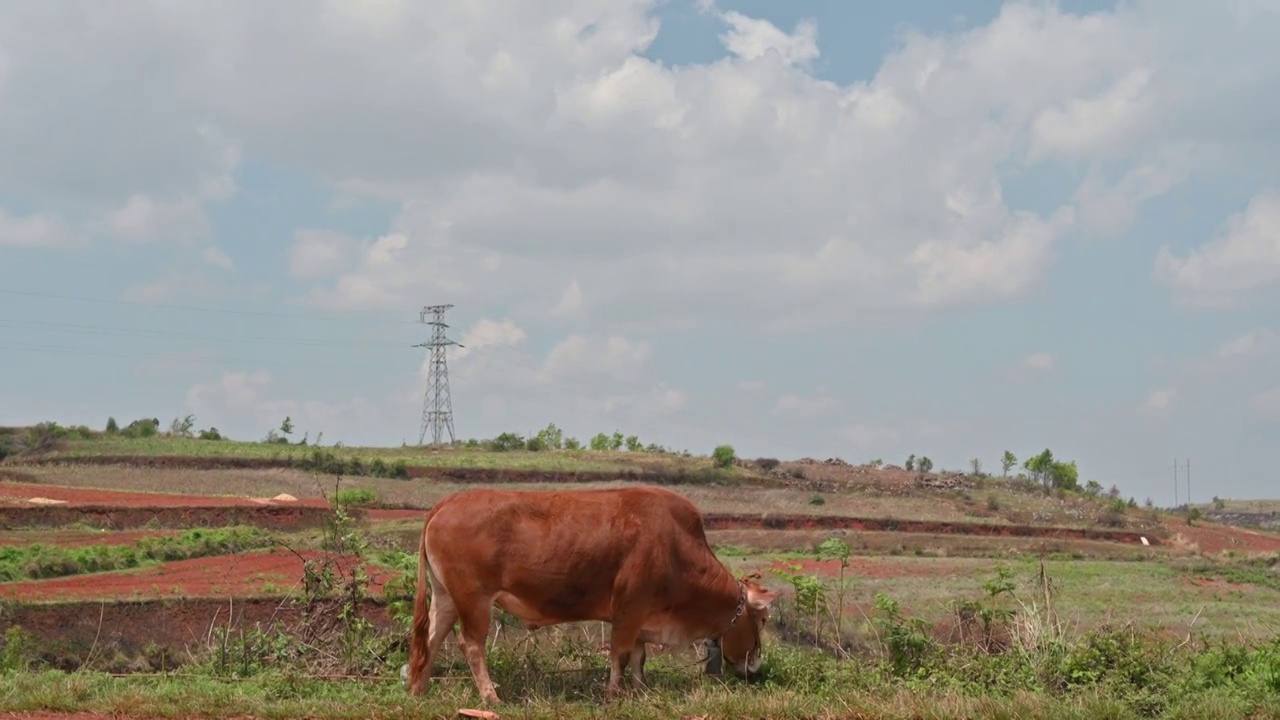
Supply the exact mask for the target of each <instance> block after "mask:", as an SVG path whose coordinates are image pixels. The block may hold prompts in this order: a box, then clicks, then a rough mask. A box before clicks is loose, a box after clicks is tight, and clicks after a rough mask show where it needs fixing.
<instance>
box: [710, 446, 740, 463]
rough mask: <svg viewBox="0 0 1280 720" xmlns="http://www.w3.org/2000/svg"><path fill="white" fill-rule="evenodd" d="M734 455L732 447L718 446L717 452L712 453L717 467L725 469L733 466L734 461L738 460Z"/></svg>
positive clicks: (712, 459)
mask: <svg viewBox="0 0 1280 720" xmlns="http://www.w3.org/2000/svg"><path fill="white" fill-rule="evenodd" d="M737 459H738V458H737V456H736V455H734V452H733V446H732V445H717V446H716V449H715V450H712V451H711V461H712V463H714V464H715V466H716V467H718V468H721V469H724V468H728V467H730V466H732V465H733V461H734V460H737Z"/></svg>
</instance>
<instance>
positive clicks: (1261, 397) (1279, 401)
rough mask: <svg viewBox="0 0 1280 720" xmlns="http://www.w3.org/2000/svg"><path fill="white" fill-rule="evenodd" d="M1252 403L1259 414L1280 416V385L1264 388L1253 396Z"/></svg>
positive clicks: (1271, 416)
mask: <svg viewBox="0 0 1280 720" xmlns="http://www.w3.org/2000/svg"><path fill="white" fill-rule="evenodd" d="M1250 405H1252V406H1253V409H1254V410H1255V411H1257V412H1258V414H1260V415H1262V416H1263V417H1267V418H1280V386H1276V387H1273V388H1270V389H1268V390H1264V391H1262V392H1260V393H1258V394H1257V395H1255V396H1253V398H1252V399H1251V400H1250Z"/></svg>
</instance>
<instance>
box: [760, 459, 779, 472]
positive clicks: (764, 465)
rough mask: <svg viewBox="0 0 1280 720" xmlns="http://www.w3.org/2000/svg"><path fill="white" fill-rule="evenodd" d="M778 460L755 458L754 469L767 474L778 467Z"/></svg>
mask: <svg viewBox="0 0 1280 720" xmlns="http://www.w3.org/2000/svg"><path fill="white" fill-rule="evenodd" d="M778 464H779V461H778V458H756V467H758V468H760V469H761V470H764V471H765V472H768V471H770V470H772V469H774V468H776V467H778Z"/></svg>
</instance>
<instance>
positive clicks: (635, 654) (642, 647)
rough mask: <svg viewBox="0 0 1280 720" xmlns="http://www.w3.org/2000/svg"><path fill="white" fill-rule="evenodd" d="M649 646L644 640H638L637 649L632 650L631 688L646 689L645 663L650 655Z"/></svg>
mask: <svg viewBox="0 0 1280 720" xmlns="http://www.w3.org/2000/svg"><path fill="white" fill-rule="evenodd" d="M647 651H648V646H647V645H646V644H645V642H644V641H643V640H637V641H636V644H635V647H633V648H631V686H632V687H635V688H643V687H645V682H644V661H645V656H646V655H647V654H648V653H647Z"/></svg>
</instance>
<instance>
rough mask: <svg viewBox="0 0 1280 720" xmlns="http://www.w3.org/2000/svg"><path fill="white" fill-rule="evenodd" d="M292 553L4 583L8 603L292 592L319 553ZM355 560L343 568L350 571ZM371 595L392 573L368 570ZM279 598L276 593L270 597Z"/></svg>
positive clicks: (2, 595) (0, 587)
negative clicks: (272, 590)
mask: <svg viewBox="0 0 1280 720" xmlns="http://www.w3.org/2000/svg"><path fill="white" fill-rule="evenodd" d="M300 554H301V556H302V557H299V556H298V554H295V553H293V552H291V551H289V550H271V551H265V552H249V553H241V554H238V555H225V556H219V557H207V558H198V559H195V560H180V561H177V562H171V563H164V564H162V565H155V566H151V567H146V568H141V569H137V570H124V571H120V572H105V573H92V574H88V575H77V576H72V577H63V578H51V579H48V580H29V581H25V582H16V583H4V584H0V598H3V599H6V600H24V601H30V600H59V601H66V600H118V599H130V598H135V597H139V598H140V597H165V596H171V597H223V598H225V597H229V596H230V597H252V596H256V595H261V594H263V593H264V590H263V588H264V586H265V585H266V584H267V583H272V584H274V585H275V586H276V588H277V593H278V592H279V591H287V590H289V589H291V588H293V587H294V586H295V585H296V584H298V583H300V582H301V579H302V563H303V559H304V558H305V559H308V560H310V559H316V558H318V557H319V553H317V552H314V551H302V552H301V553H300ZM351 562H353V559H352V558H345V559H344V561H343V562H342V563H340V565H341V566H342V567H343V569H344V570H345V569H349V568H350V567H351V565H350V563H351ZM368 572H369V575H370V577H369V587H368V591H369V593H371V594H373V595H380V594H381V592H382V585H383V584H385V583H386V582H387V581H388V580H390V579H391V578H392V574H391V573H390V572H389V571H385V570H381V569H380V568H370V569H369V571H368ZM272 594H276V593H272Z"/></svg>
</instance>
